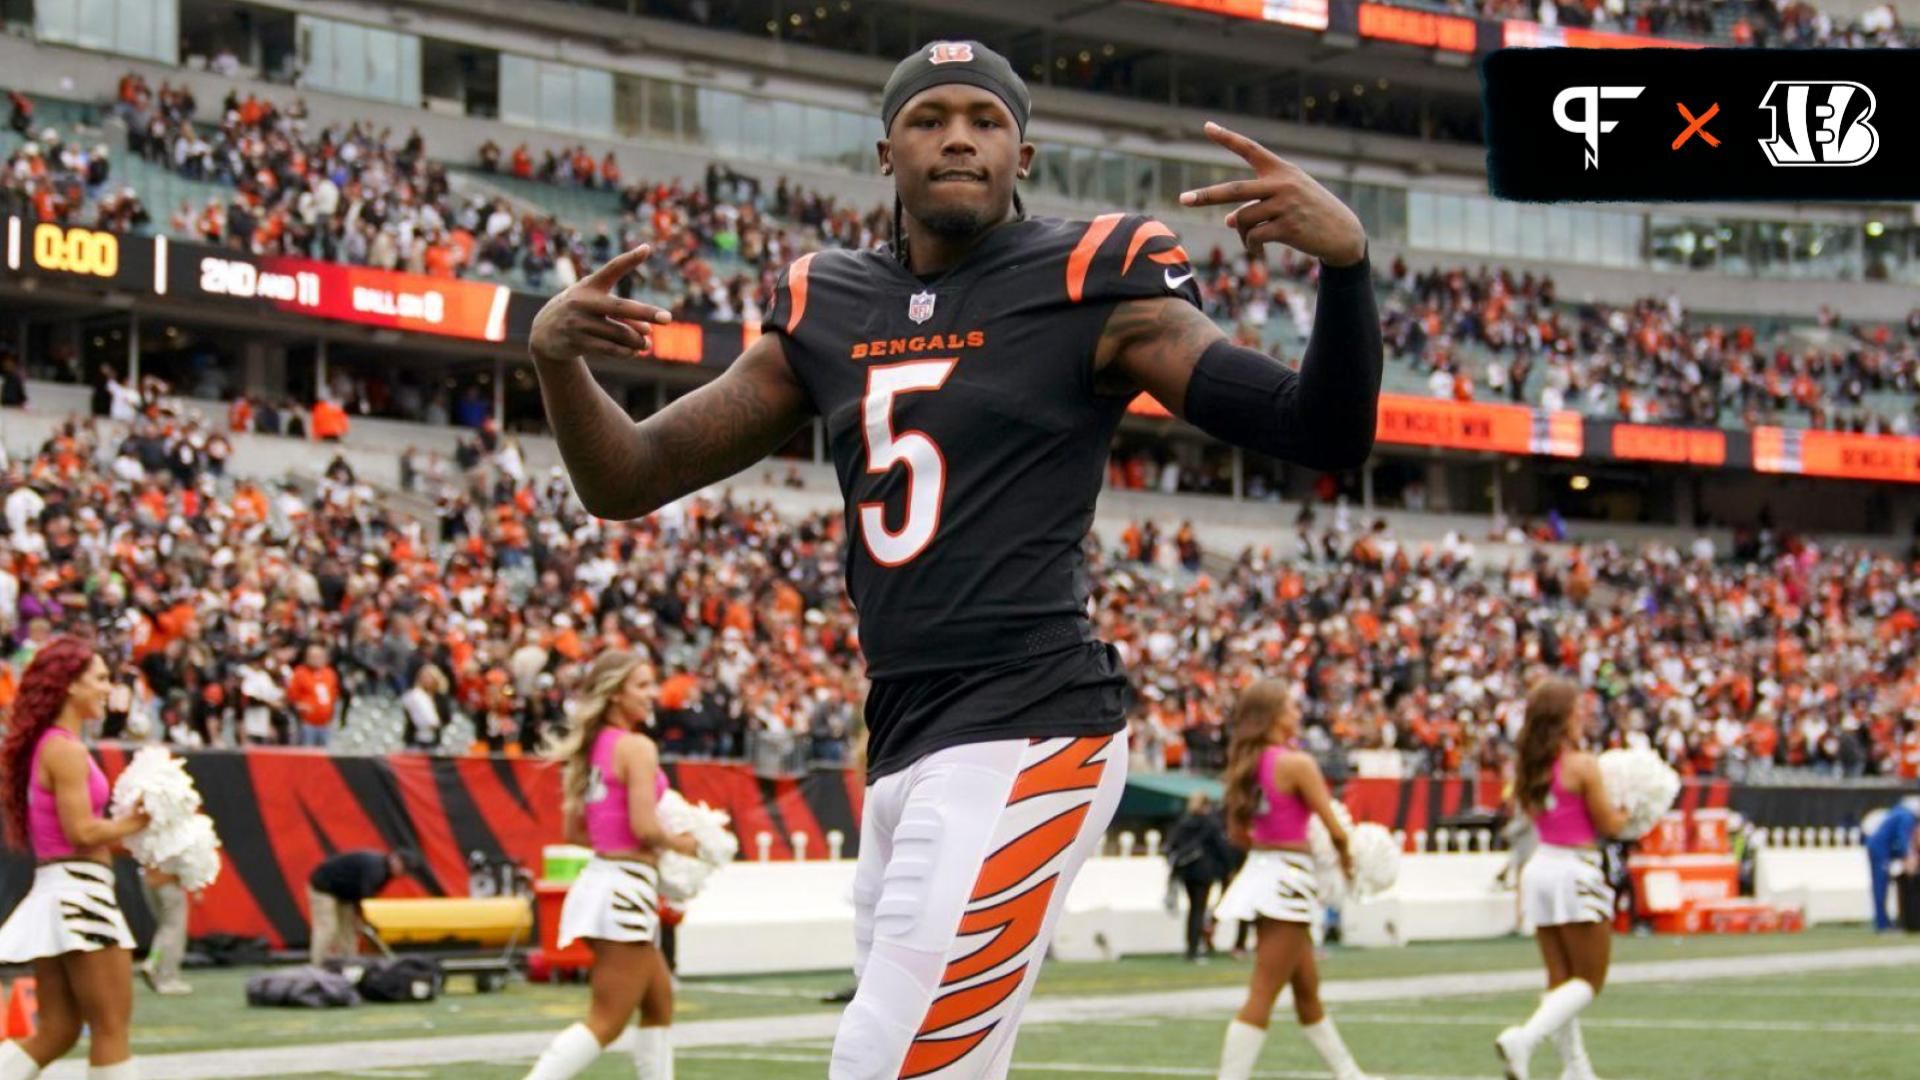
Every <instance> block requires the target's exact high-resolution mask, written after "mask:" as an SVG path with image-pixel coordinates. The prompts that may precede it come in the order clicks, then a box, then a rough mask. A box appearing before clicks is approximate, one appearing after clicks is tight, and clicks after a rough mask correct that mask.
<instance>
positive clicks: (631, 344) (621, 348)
mask: <svg viewBox="0 0 1920 1080" xmlns="http://www.w3.org/2000/svg"><path fill="white" fill-rule="evenodd" d="M652 250H653V249H652V247H651V246H650V245H647V244H641V245H640V246H639V247H637V248H634V249H633V250H632V251H625V252H622V253H620V254H619V255H616V256H614V257H613V258H611V259H609V260H607V262H606V264H605V265H603V266H601V267H600V269H598V270H595V271H594V272H593V273H591V274H588V275H587V276H586V277H583V278H581V279H580V280H579V281H576V282H574V283H573V284H572V285H569V286H567V288H566V289H565V290H564V291H563V292H561V293H560V294H559V295H558V296H555V297H554V298H553V299H551V300H549V301H547V304H546V306H545V307H543V308H541V309H540V314H538V315H536V316H534V319H533V333H532V334H531V336H530V341H529V345H528V348H529V349H530V350H531V351H532V353H533V358H534V360H535V361H539V362H546V363H558V362H561V361H566V360H573V359H600V360H629V359H632V358H633V357H634V356H635V355H636V354H638V353H640V352H643V351H645V350H646V348H647V344H648V334H649V332H650V329H651V327H652V326H653V325H654V324H656V323H663V322H668V321H671V320H672V318H673V315H672V313H670V312H668V311H667V310H666V309H664V308H657V307H654V306H653V305H652V304H642V303H640V302H639V301H638V300H622V299H621V298H619V297H617V296H615V295H613V288H614V286H615V285H618V284H619V283H620V279H621V278H624V277H626V276H627V275H628V274H631V273H633V271H634V270H635V269H637V268H638V267H639V266H640V264H641V263H644V262H646V261H647V255H648V254H650V253H651V252H652Z"/></svg>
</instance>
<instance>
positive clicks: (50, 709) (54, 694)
mask: <svg viewBox="0 0 1920 1080" xmlns="http://www.w3.org/2000/svg"><path fill="white" fill-rule="evenodd" d="M93 656H94V653H93V646H92V645H90V644H88V643H87V642H85V641H83V640H81V639H80V638H77V637H58V638H54V639H53V640H52V641H49V642H47V643H46V644H45V645H43V646H41V647H40V651H39V652H36V653H34V654H33V662H32V663H30V664H28V665H27V671H26V674H24V675H22V676H20V693H19V696H17V697H16V698H15V699H14V702H13V710H12V714H11V715H10V716H8V717H7V721H8V722H7V733H6V736H5V738H4V739H0V793H4V795H5V803H4V806H0V809H3V810H4V811H5V815H6V834H7V845H8V846H9V847H12V848H14V849H15V850H25V849H26V848H27V846H28V845H29V843H30V842H31V841H30V840H29V839H28V837H27V789H28V788H29V787H31V786H32V784H33V751H34V749H35V748H36V747H38V746H39V745H40V736H41V735H42V734H44V733H45V732H46V730H47V729H48V728H50V727H52V726H53V722H54V721H55V720H57V719H59V717H60V710H61V709H62V708H64V707H65V706H66V704H67V692H68V691H69V690H70V689H72V687H73V684H74V681H75V680H77V679H79V678H80V676H81V675H82V674H83V673H84V672H85V671H86V670H87V666H88V665H89V664H91V663H93Z"/></svg>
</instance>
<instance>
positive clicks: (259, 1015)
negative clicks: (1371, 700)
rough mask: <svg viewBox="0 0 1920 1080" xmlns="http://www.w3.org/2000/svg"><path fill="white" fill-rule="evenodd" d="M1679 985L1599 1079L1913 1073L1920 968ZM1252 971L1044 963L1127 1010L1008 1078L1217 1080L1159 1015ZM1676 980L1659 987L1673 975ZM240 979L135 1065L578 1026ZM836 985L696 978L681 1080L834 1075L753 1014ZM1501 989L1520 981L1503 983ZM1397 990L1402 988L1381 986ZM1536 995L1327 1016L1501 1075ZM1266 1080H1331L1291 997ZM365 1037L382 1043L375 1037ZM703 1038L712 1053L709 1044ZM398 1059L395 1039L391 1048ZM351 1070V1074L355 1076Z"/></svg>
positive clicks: (1635, 955)
mask: <svg viewBox="0 0 1920 1080" xmlns="http://www.w3.org/2000/svg"><path fill="white" fill-rule="evenodd" d="M1901 943H1903V942H1902V941H1901V940H1900V939H1887V938H1880V939H1876V938H1874V937H1873V936H1872V935H1869V934H1867V933H1866V932H1865V931H1863V930H1858V929H1821V930H1816V931H1812V932H1809V933H1805V934H1799V935H1785V936H1769V937H1699V938H1691V939H1682V938H1622V939H1619V940H1618V942H1617V945H1616V951H1615V959H1616V963H1620V964H1633V963H1641V962H1647V961H1676V960H1678V961H1691V960H1708V959H1712V958H1721V957H1748V956H1764V955H1774V954H1791V953H1793V952H1800V951H1821V952H1828V951H1832V950H1849V949H1874V948H1876V947H1878V946H1881V945H1891V944H1901ZM1321 963H1322V975H1323V978H1324V979H1325V981H1326V982H1327V985H1328V994H1329V997H1330V998H1334V997H1336V996H1337V991H1336V989H1335V988H1336V987H1337V985H1338V984H1339V983H1340V982H1341V981H1342V980H1355V981H1359V980H1373V982H1372V983H1371V984H1370V985H1371V986H1372V987H1373V988H1374V989H1375V991H1376V994H1375V996H1376V997H1380V996H1383V992H1381V991H1380V988H1381V987H1382V986H1383V985H1384V984H1383V983H1382V982H1381V980H1398V979H1405V978H1416V977H1431V976H1436V975H1460V974H1468V973H1473V972H1508V971H1514V970H1524V969H1527V968H1530V967H1532V966H1535V965H1536V964H1537V960H1536V957H1535V953H1534V950H1533V946H1532V944H1531V943H1530V942H1527V941H1523V940H1519V939H1513V940H1506V941H1497V942H1475V943H1468V944H1445V945H1440V944H1435V945H1422V946H1414V947H1410V948H1405V949H1394V950H1370V951H1359V950H1343V949H1335V950H1332V951H1331V952H1329V953H1328V954H1326V955H1325V956H1323V958H1322V962H1321ZM1674 970H1675V971H1677V972H1678V974H1677V975H1676V976H1675V979H1676V980H1678V981H1655V982H1635V983H1623V984H1619V985H1615V986H1612V987H1609V988H1608V989H1607V991H1606V992H1605V993H1604V994H1603V995H1602V996H1601V998H1600V1000H1599V1001H1598V1002H1597V1003H1596V1004H1595V1005H1594V1006H1593V1007H1592V1008H1591V1009H1589V1010H1588V1012H1587V1013H1586V1015H1585V1018H1584V1021H1583V1022H1584V1023H1585V1025H1586V1028H1587V1032H1588V1034H1587V1042H1588V1047H1589V1050H1590V1052H1591V1054H1592V1056H1593V1059H1594V1061H1595V1064H1596V1065H1597V1066H1598V1067H1599V1069H1600V1071H1601V1074H1602V1076H1604V1077H1606V1078H1607V1080H1665V1078H1674V1080H1709V1078H1711V1080H1811V1078H1819V1080H1883V1078H1884V1080H1894V1078H1896V1077H1901V1076H1914V1075H1920V1067H1917V1066H1916V1064H1915V1062H1916V1060H1920V1058H1917V1057H1916V1055H1920V1049H1917V1048H1920V966H1916V965H1907V966H1904V967H1879V968H1866V969H1861V970H1850V971H1810V972H1802V971H1796V970H1793V969H1792V968H1791V962H1789V964H1788V970H1785V971H1783V972H1779V973H1774V974H1767V975H1764V976H1756V975H1748V976H1743V977H1731V978H1712V979H1694V978H1692V977H1691V975H1690V974H1689V973H1687V969H1686V967H1685V966H1682V967H1680V968H1678V969H1674ZM1247 971H1248V968H1247V965H1246V964H1245V963H1243V962H1234V961H1231V960H1227V959H1224V958H1223V959H1219V960H1216V961H1214V962H1212V963H1209V964H1203V965H1187V964H1184V963H1181V962H1179V961H1178V960H1175V959H1169V958H1139V959H1132V960H1126V961H1121V962H1118V963H1109V964H1098V963H1082V964H1066V963H1058V964H1052V965H1049V966H1048V968H1047V969H1046V971H1045V973H1044V974H1043V976H1042V979H1041V983H1040V987H1039V990H1038V992H1037V995H1036V1006H1035V1008H1036V1009H1039V1008H1041V1007H1042V1005H1041V1003H1058V1004H1063V1005H1068V1006H1071V1005H1072V1003H1073V1002H1074V1001H1075V1000H1076V999H1081V998H1087V997H1096V996H1097V997H1105V996H1109V995H1128V996H1129V999H1130V1000H1131V1001H1132V1002H1133V1005H1134V1007H1132V1008H1129V1009H1125V1010H1114V1012H1115V1013H1121V1012H1125V1013H1126V1014H1127V1015H1113V1016H1106V1015H1101V1016H1099V1017H1097V1018H1096V1019H1092V1020H1088V1019H1073V1020H1071V1021H1049V1020H1045V1019H1040V1020H1036V1021H1030V1022H1029V1023H1027V1024H1025V1025H1023V1027H1022V1032H1021V1038H1020V1042H1019V1048H1018V1050H1017V1051H1016V1054H1015V1064H1014V1070H1013V1072H1014V1075H1016V1076H1033V1077H1048V1076H1061V1077H1066V1076H1075V1075H1079V1076H1138V1077H1156V1076H1164V1077H1180V1076H1197V1077H1208V1076H1212V1075H1213V1072H1212V1067H1213V1066H1214V1064H1215V1063H1216V1061H1217V1056H1216V1055H1217V1053H1218V1048H1219V1040H1220V1036H1221V1033H1222V1031H1223V1029H1224V1025H1225V1023H1226V1020H1227V1018H1228V1015H1229V1013H1230V1012H1231V1007H1230V1006H1229V1007H1227V1008H1224V1009H1222V1010H1220V1011H1219V1012H1218V1014H1217V1015H1215V1014H1213V1013H1212V1012H1203V1013H1196V1014H1193V1015H1180V1016H1162V1015H1155V1010H1154V1008H1153V1007H1152V1002H1153V999H1154V997H1155V996H1156V995H1157V994H1163V993H1167V992H1172V991H1187V990H1203V989H1206V988H1232V987H1237V986H1240V985H1244V983H1245V980H1246V976H1247ZM1663 977H1664V975H1663ZM242 981H244V975H243V974H241V973H200V974H197V976H196V978H195V979H194V982H195V985H196V989H197V991H198V992H197V993H196V994H195V995H193V996H192V997H190V998H175V999H163V998H157V997H154V996H152V995H150V994H147V993H146V992H145V991H144V990H142V991H141V993H140V996H139V998H138V1002H137V1006H136V1013H135V1042H136V1047H137V1049H138V1051H139V1052H140V1053H141V1054H143V1055H182V1056H186V1055H193V1054H195V1053H196V1052H204V1051H212V1050H218V1049H240V1048H249V1047H252V1048H281V1049H284V1048H288V1047H296V1048H298V1047H305V1046H310V1047H311V1049H312V1051H313V1054H314V1056H315V1059H316V1060H320V1059H325V1058H327V1057H330V1056H331V1055H329V1054H328V1051H329V1050H335V1051H336V1052H337V1051H338V1050H345V1049H347V1048H346V1047H344V1046H342V1047H338V1048H335V1047H330V1046H328V1045H327V1044H340V1043H348V1042H351V1043H354V1044H355V1046H354V1048H353V1051H354V1052H353V1053H352V1055H351V1060H350V1061H348V1062H338V1061H329V1062H328V1063H327V1067H329V1068H333V1069H334V1071H326V1072H305V1071H302V1072H301V1075H306V1076H316V1077H336V1078H337V1077H386V1078H403V1077H414V1078H422V1080H455V1078H462V1080H465V1078H474V1080H495V1078H500V1080H506V1078H518V1077H521V1076H523V1075H524V1074H525V1072H526V1069H527V1066H528V1064H529V1063H530V1059H531V1056H532V1054H533V1053H535V1052H537V1049H538V1045H537V1042H532V1043H526V1044H525V1045H527V1046H530V1047H531V1049H529V1050H527V1051H526V1052H525V1053H524V1054H521V1053H517V1052H516V1053H510V1054H503V1055H501V1056H499V1057H496V1058H493V1059H491V1060H489V1061H486V1062H481V1063H472V1062H465V1063H459V1064H444V1065H424V1064H406V1065H390V1066H384V1067H383V1065H382V1062H381V1060H380V1059H381V1056H382V1055H381V1054H380V1052H379V1043H378V1040H403V1041H406V1042H408V1043H416V1044H417V1043H418V1041H419V1040H433V1039H445V1040H448V1041H449V1042H456V1043H457V1041H458V1040H459V1039H460V1038H461V1037H462V1036H482V1035H484V1036H497V1035H501V1034H503V1033H511V1032H526V1031H532V1032H539V1031H552V1030H558V1029H559V1028H561V1027H564V1026H565V1025H566V1024H568V1023H570V1022H571V1021H572V1020H574V1019H577V1018H579V1016H580V1015H581V1013H582V1010H583V1009H584V1006H585V1000H586V990H585V988H584V987H580V986H533V985H526V984H515V985H513V986H511V987H509V988H508V989H507V990H506V991H504V992H502V993H497V994H489V995H475V994H471V993H464V992H458V991H457V990H456V992H453V993H449V994H448V995H447V996H445V997H443V998H442V999H440V1000H439V1001H437V1002H434V1003H431V1004H427V1005H418V1006H414V1005H382V1006H374V1005H367V1006H362V1007H359V1008H355V1009H347V1010H332V1011H324V1012H319V1011H294V1010H261V1009H248V1008H246V1007H245V1006H244V1005H242V1004H241V1003H240V1001H241V988H240V984H241V982H242ZM842 981H843V980H842V979H841V978H840V977H837V976H834V975H830V974H826V975H804V976H780V977H759V978H746V979H724V980H688V981H687V982H686V983H685V984H684V985H683V987H682V989H681V992H680V994H679V999H678V1016H677V1019H678V1021H679V1022H680V1023H682V1024H686V1025H689V1029H688V1030H690V1031H691V1030H693V1026H694V1025H699V1024H700V1023H702V1022H705V1021H727V1020H733V1021H749V1022H748V1023H746V1024H745V1026H744V1030H745V1031H746V1032H747V1034H746V1035H744V1036H743V1037H742V1038H740V1039H739V1040H738V1041H729V1042H728V1043H724V1044H721V1045H705V1046H698V1047H689V1048H684V1049H682V1050H681V1051H680V1053H679V1056H678V1067H677V1073H676V1075H677V1076H678V1077H679V1078H680V1080H749V1078H752V1080H782V1078H787V1077H822V1076H824V1075H825V1073H826V1060H827V1048H828V1046H829V1044H830V1037H829V1033H830V1030H831V1029H830V1027H821V1028H819V1030H818V1031H817V1032H816V1033H814V1034H812V1035H810V1036H809V1037H806V1038H797V1039H784V1040H782V1039H775V1038H773V1037H771V1036H764V1035H760V1034H756V1033H754V1028H755V1024H754V1023H753V1022H751V1021H752V1020H753V1018H758V1017H795V1016H801V1017H805V1016H808V1015H811V1016H812V1017H813V1018H814V1023H815V1024H816V1025H819V1024H828V1023H830V1018H831V1016H832V1015H833V1013H834V1012H835V1010H836V1009H837V1007H836V1006H829V1005H823V1004H821V1003H820V1002H819V1000H818V998H819V996H820V995H821V994H823V993H825V992H827V991H830V990H832V989H834V988H836V987H837V986H838V985H839V984H840V983H841V982H842ZM1508 985H1509V986H1511V985H1512V984H1511V983H1509V984H1508ZM1386 992H1391V988H1390V987H1389V988H1388V990H1387V991H1386ZM1536 995H1537V992H1535V991H1530V990H1519V989H1504V988H1503V989H1501V990H1499V991H1498V992H1475V991H1474V990H1473V989H1472V988H1456V989H1455V990H1453V991H1451V992H1448V993H1444V994H1439V993H1428V994H1423V995H1420V996H1414V997H1404V998H1394V999H1391V1000H1371V1001H1350V1002H1339V1001H1337V1000H1336V1001H1335V1003H1334V1004H1332V1005H1331V1007H1330V1008H1331V1012H1332V1015H1333V1017H1334V1019H1335V1020H1336V1021H1337V1022H1338V1024H1339V1025H1340V1027H1341V1029H1342V1031H1343V1032H1344V1033H1345V1035H1346V1037H1347V1041H1348V1043H1349V1044H1350V1045H1351V1046H1352V1047H1353V1049H1354V1052H1355V1054H1356V1056H1357V1057H1358V1058H1359V1059H1360V1062H1361V1064H1362V1066H1363V1067H1365V1068H1366V1069H1368V1070H1369V1071H1370V1072H1372V1073H1375V1074H1378V1075H1383V1076H1388V1077H1412V1078H1441V1077H1489V1078H1490V1077H1496V1076H1498V1075H1499V1074H1498V1070H1497V1067H1496V1065H1495V1061H1494V1057H1493V1055H1492V1051H1491V1049H1490V1042H1491V1039H1492V1037H1493V1035H1494V1034H1495V1033H1497V1032H1498V1031H1499V1030H1500V1028H1501V1027H1503V1026H1505V1025H1506V1024H1509V1023H1513V1022H1516V1021H1517V1020H1519V1019H1521V1018H1523V1017H1524V1016H1525V1015H1526V1013H1527V1012H1528V1011H1529V1010H1530V1009H1531V1008H1532V1003H1533V1001H1534V999H1535V997H1536ZM1272 1031H1273V1035H1272V1037H1271V1038H1270V1039H1269V1041H1268V1044H1267V1049H1266V1052H1265V1054H1264V1056H1263V1057H1262V1058H1261V1064H1260V1072H1259V1074H1258V1075H1262V1076H1271V1077H1294V1076H1302V1077H1310V1076H1321V1075H1324V1071H1323V1070H1322V1069H1321V1068H1320V1066H1319V1062H1318V1060H1317V1059H1316V1058H1314V1056H1313V1054H1312V1052H1311V1050H1310V1049H1309V1048H1308V1047H1307V1046H1306V1044H1305V1042H1304V1040H1302V1039H1301V1038H1300V1037H1299V1035H1298V1034H1297V1032H1296V1031H1295V1030H1294V1027H1293V1024H1292V1016H1291V1012H1290V1011H1289V1009H1288V1006H1287V1005H1286V1003H1285V1002H1284V1000H1283V1002H1282V1005H1281V1009H1280V1012H1279V1013H1278V1015H1277V1016H1276V1022H1275V1024H1274V1026H1273V1028H1272ZM369 1040H373V1042H369ZM707 1041H708V1042H709V1043H711V1042H712V1040H711V1039H709V1040H707ZM393 1045H395V1046H399V1045H401V1044H400V1043H395V1044H393ZM343 1066H344V1067H343ZM1558 1074H1559V1066H1558V1062H1557V1061H1556V1060H1555V1059H1554V1058H1553V1055H1552V1051H1551V1050H1550V1049H1544V1050H1542V1052H1541V1054H1540V1055H1539V1057H1537V1058H1536V1063H1535V1069H1534V1075H1535V1076H1536V1077H1547V1078H1549V1080H1551V1078H1554V1077H1557V1076H1558ZM583 1075H584V1076H587V1077H596V1078H613V1077H631V1076H632V1075H633V1069H632V1066H631V1064H630V1063H629V1062H628V1060H627V1059H626V1058H625V1057H624V1055H616V1054H611V1053H610V1054H609V1055H608V1056H607V1057H605V1058H602V1059H601V1061H600V1062H599V1063H598V1064H597V1065H596V1066H594V1067H593V1068H591V1069H589V1070H588V1071H587V1072H586V1073H585V1074H583Z"/></svg>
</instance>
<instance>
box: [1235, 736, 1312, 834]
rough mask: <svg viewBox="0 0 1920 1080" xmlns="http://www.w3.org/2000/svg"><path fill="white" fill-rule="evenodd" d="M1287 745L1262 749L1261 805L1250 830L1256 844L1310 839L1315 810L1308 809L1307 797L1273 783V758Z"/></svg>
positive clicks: (1274, 760) (1285, 750)
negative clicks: (1309, 826)
mask: <svg viewBox="0 0 1920 1080" xmlns="http://www.w3.org/2000/svg"><path fill="white" fill-rule="evenodd" d="M1288 749H1289V748H1288V747H1284V746H1269V747H1267V748H1266V749H1265V750H1263V751H1261V752H1260V809H1259V812H1257V813H1255V814H1254V815H1253V825H1252V827H1251V828H1249V829H1248V830H1247V835H1248V837H1249V839H1251V840H1252V841H1253V842H1254V843H1255V844H1262V845H1266V846H1269V847H1278V846H1280V845H1282V844H1304V843H1306V842H1307V818H1308V817H1309V815H1310V814H1311V813H1312V812H1311V811H1310V810H1308V809H1307V801H1306V800H1305V799H1302V798H1301V797H1300V796H1298V795H1295V794H1291V793H1289V794H1286V795H1282V794H1280V792H1279V791H1277V790H1275V788H1274V784H1273V766H1274V762H1276V761H1278V760H1279V757H1280V755H1281V754H1284V753H1286V752H1287V750H1288Z"/></svg>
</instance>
